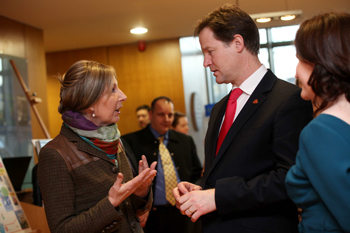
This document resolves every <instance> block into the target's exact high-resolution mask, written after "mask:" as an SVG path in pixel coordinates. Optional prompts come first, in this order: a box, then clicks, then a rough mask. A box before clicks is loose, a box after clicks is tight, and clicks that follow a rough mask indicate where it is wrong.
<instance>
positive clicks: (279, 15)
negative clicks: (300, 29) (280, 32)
mask: <svg viewBox="0 0 350 233" xmlns="http://www.w3.org/2000/svg"><path fill="white" fill-rule="evenodd" d="M302 14H303V12H302V11H301V10H295V11H278V12H269V13H260V14H252V15H250V17H252V19H253V20H255V21H256V22H258V23H267V22H270V21H272V20H284V21H286V20H292V19H295V18H296V17H298V16H301V15H302ZM261 19H264V20H261ZM267 19H270V20H267Z"/></svg>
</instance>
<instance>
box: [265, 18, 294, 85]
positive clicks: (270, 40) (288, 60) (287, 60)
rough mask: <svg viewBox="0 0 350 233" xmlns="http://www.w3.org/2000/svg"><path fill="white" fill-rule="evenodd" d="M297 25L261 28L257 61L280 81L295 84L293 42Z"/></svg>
mask: <svg viewBox="0 0 350 233" xmlns="http://www.w3.org/2000/svg"><path fill="white" fill-rule="evenodd" d="M298 29H299V25H293V26H285V27H275V28H262V29H259V34H260V53H259V59H260V61H261V63H263V64H264V65H265V66H266V67H267V68H270V69H271V70H272V72H274V73H275V74H276V76H277V77H278V78H280V79H283V80H286V81H287V82H290V83H295V78H294V76H295V69H296V66H297V64H298V59H297V58H296V56H295V47H294V45H293V41H294V38H295V34H296V32H297V30H298Z"/></svg>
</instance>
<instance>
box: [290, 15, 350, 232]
mask: <svg viewBox="0 0 350 233" xmlns="http://www.w3.org/2000/svg"><path fill="white" fill-rule="evenodd" d="M349 27H350V14H348V13H325V14H320V15H317V16H315V17H313V18H311V19H309V20H306V21H304V22H303V23H302V24H301V25H300V28H299V30H298V32H297V34H296V38H295V42H294V43H295V47H296V52H297V57H298V59H299V63H298V65H297V69H296V76H295V77H296V78H297V79H298V80H299V81H300V82H301V84H302V85H301V87H302V92H301V97H302V98H303V99H305V100H311V101H312V103H313V105H314V108H315V112H314V115H315V119H314V120H312V121H311V122H310V123H309V124H308V125H307V126H306V127H305V128H304V129H303V131H302V133H301V136H300V149H299V152H298V154H297V158H296V164H295V165H294V166H293V167H292V168H291V169H290V170H289V172H288V174H287V178H286V186H287V191H288V195H289V196H290V197H291V198H292V200H293V201H294V202H295V203H296V204H297V205H298V206H299V207H301V208H302V210H303V211H302V212H301V223H300V225H299V230H300V232H350V221H349V219H350V201H349V196H350V173H349V171H350V31H349Z"/></svg>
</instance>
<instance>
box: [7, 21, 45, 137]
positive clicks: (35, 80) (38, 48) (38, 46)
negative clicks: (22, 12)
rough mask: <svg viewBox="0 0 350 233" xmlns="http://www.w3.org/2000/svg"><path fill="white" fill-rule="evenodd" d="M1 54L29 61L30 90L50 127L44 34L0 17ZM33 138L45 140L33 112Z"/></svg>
mask: <svg viewBox="0 0 350 233" xmlns="http://www.w3.org/2000/svg"><path fill="white" fill-rule="evenodd" d="M0 25H1V26H0V52H1V53H3V54H6V55H11V56H16V57H20V58H25V59H27V62H28V64H27V68H28V89H29V90H30V91H32V92H37V94H38V97H40V98H41V99H42V101H43V102H42V103H40V104H38V105H37V108H38V111H39V112H40V114H41V117H42V118H43V121H44V122H45V125H46V126H47V125H48V120H49V119H48V116H47V95H46V64H45V51H44V39H43V32H42V30H40V29H36V28H33V27H30V26H27V25H25V24H21V23H18V22H15V21H13V20H10V19H7V18H5V17H2V16H0ZM31 119H32V137H33V138H45V134H44V133H43V131H42V129H41V127H40V126H39V123H38V121H37V120H36V117H35V115H34V114H33V112H31Z"/></svg>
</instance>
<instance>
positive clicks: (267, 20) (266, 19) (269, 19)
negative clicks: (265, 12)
mask: <svg viewBox="0 0 350 233" xmlns="http://www.w3.org/2000/svg"><path fill="white" fill-rule="evenodd" d="M270 21H271V18H270V17H263V18H258V19H256V22H258V23H267V22H270Z"/></svg>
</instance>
